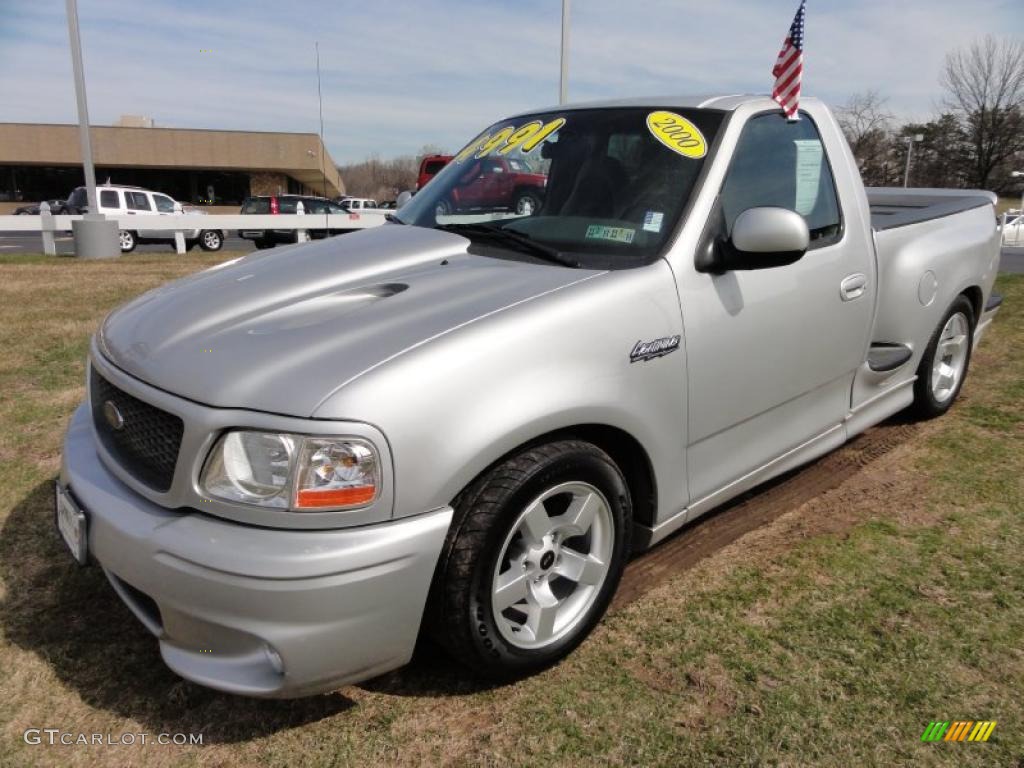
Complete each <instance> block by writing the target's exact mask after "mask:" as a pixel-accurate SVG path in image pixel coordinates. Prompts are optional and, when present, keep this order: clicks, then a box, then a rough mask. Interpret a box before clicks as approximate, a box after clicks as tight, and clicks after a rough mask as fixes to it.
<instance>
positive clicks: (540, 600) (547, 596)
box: [523, 584, 558, 642]
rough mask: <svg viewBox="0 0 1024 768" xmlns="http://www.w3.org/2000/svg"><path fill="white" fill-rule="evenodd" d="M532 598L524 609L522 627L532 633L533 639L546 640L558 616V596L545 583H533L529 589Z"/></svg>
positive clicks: (536, 640) (553, 629)
mask: <svg viewBox="0 0 1024 768" xmlns="http://www.w3.org/2000/svg"><path fill="white" fill-rule="evenodd" d="M530 592H531V597H532V598H533V599H532V600H530V601H528V602H529V608H528V609H527V611H526V623H525V624H524V625H523V627H524V628H525V629H526V630H528V631H529V632H530V633H531V634H532V635H533V641H534V642H538V641H542V640H546V639H547V638H549V637H551V635H553V634H554V632H555V619H556V618H557V617H558V598H557V597H555V595H554V593H553V592H552V591H551V587H549V586H548V585H547V584H534V585H533V587H532V589H531V590H530Z"/></svg>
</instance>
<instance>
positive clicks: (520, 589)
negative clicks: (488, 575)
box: [492, 562, 530, 612]
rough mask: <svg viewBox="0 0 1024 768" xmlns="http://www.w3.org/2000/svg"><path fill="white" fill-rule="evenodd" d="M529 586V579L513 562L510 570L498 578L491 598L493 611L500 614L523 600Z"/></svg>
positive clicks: (527, 593) (517, 564)
mask: <svg viewBox="0 0 1024 768" xmlns="http://www.w3.org/2000/svg"><path fill="white" fill-rule="evenodd" d="M529 584H530V577H529V576H528V575H527V573H526V571H525V570H522V569H521V567H520V565H519V563H517V562H513V563H512V567H511V568H509V569H508V570H507V571H505V573H503V574H501V575H500V576H498V580H497V584H496V585H495V587H494V594H493V596H492V602H493V603H494V610H496V611H499V612H500V611H503V610H505V609H506V608H508V607H509V606H510V605H515V604H516V603H519V602H522V601H523V600H525V599H526V598H527V596H528V595H529V589H528V586H529Z"/></svg>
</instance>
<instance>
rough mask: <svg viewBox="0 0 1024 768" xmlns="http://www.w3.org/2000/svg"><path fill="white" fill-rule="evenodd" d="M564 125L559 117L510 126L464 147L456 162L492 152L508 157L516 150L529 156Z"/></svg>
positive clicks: (478, 137) (484, 134) (484, 155)
mask: <svg viewBox="0 0 1024 768" xmlns="http://www.w3.org/2000/svg"><path fill="white" fill-rule="evenodd" d="M563 125H565V118H564V117H559V118H557V119H555V120H552V121H550V122H548V123H542V122H541V121H540V120H531V121H530V122H528V123H526V124H524V125H521V126H519V127H518V128H515V127H513V126H511V125H509V126H506V127H504V128H500V129H498V130H497V131H495V132H494V133H493V134H487V133H483V134H481V135H480V136H477V137H476V138H475V139H473V141H471V142H470V143H469V144H467V145H466V146H465V147H463V149H462V150H461V151H460V152H459V153H458V154H457V155H456V156H455V162H456V163H461V162H462V161H463V160H468V159H469V158H470V157H473V158H476V159H480V158H481V157H486V156H487V155H489V154H491V153H492V152H497V154H499V155H507V154H509V153H510V152H514V151H515V150H516V149H518V150H519V151H520V152H522V153H523V154H527V153H528V152H532V151H533V150H534V149H536V148H537V147H538V146H540V145H541V144H542V143H543V142H544V141H545V140H546V139H548V138H549V137H550V136H551V135H552V134H554V133H555V131H557V130H558V129H559V128H561V127H562V126H563Z"/></svg>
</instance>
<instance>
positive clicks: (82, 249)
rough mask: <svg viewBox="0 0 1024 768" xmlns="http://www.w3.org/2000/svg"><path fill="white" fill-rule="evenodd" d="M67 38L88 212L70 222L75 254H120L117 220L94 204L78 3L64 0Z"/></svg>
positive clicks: (94, 256)
mask: <svg viewBox="0 0 1024 768" xmlns="http://www.w3.org/2000/svg"><path fill="white" fill-rule="evenodd" d="M65 4H66V10H67V15H68V38H69V39H70V41H71V66H72V68H73V69H74V71H75V98H76V99H77V100H78V138H79V141H80V142H81V145H82V170H83V172H84V173H85V195H86V200H87V201H88V204H89V212H88V213H87V214H86V215H85V216H83V217H82V220H81V221H74V222H72V223H71V232H72V233H73V235H74V238H75V255H76V256H78V257H79V258H82V259H107V258H113V257H115V256H119V255H120V253H119V251H120V249H119V247H118V228H117V221H116V220H114V219H110V220H107V218H106V216H104V215H103V214H102V213H100V212H99V210H100V209H99V206H98V205H97V204H96V169H95V168H93V165H92V141H91V140H90V138H89V106H88V104H87V103H86V99H85V71H84V69H83V67H82V38H81V35H80V34H79V32H78V3H77V2H76V0H65Z"/></svg>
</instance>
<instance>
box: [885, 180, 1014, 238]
mask: <svg viewBox="0 0 1024 768" xmlns="http://www.w3.org/2000/svg"><path fill="white" fill-rule="evenodd" d="M867 193H868V203H869V205H870V207H871V226H872V227H874V229H875V231H876V232H878V231H882V230H886V229H895V228H897V227H906V226H909V225H911V224H920V223H922V222H925V221H932V220H934V219H941V218H943V217H945V216H952V215H953V214H956V213H962V212H963V211H969V210H971V209H973V208H981V207H982V206H985V205H995V203H996V196H995V194H993V193H992V192H985V191H982V190H974V189H903V188H900V187H868V188H867Z"/></svg>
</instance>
